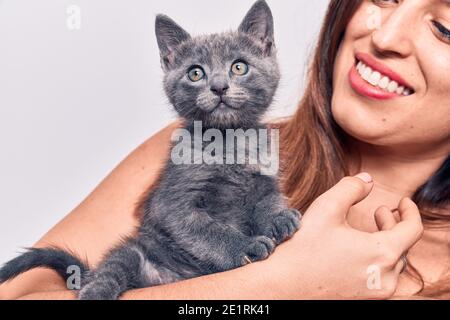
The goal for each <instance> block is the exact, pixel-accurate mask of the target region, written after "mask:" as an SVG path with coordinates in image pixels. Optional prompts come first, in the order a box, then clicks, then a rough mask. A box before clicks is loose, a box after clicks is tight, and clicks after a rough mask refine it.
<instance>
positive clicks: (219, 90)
mask: <svg viewBox="0 0 450 320" xmlns="http://www.w3.org/2000/svg"><path fill="white" fill-rule="evenodd" d="M228 89H230V86H229V85H228V84H225V83H221V84H212V85H211V91H212V92H214V94H216V95H218V96H223V95H224V94H225V93H226V92H227V90H228Z"/></svg>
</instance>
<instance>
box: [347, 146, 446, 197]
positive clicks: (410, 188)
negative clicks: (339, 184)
mask: <svg viewBox="0 0 450 320" xmlns="http://www.w3.org/2000/svg"><path fill="white" fill-rule="evenodd" d="M352 146H353V152H352V153H351V154H352V158H351V165H350V167H351V170H352V171H354V172H355V173H357V172H362V171H364V172H369V173H370V174H371V175H372V176H373V178H374V180H375V185H376V186H377V187H378V188H381V189H384V190H385V191H386V192H389V193H392V194H396V195H397V196H398V197H405V196H408V197H411V196H412V195H413V194H414V193H415V192H416V190H417V189H418V188H419V187H421V186H422V185H423V184H424V183H426V182H427V181H428V180H429V179H430V178H431V177H432V176H433V175H434V174H435V173H436V171H437V170H438V169H439V168H440V167H441V166H442V165H443V163H444V161H445V160H446V159H447V157H448V154H449V150H450V146H443V147H442V149H441V148H439V149H438V148H435V149H433V150H430V151H429V152H426V151H425V149H422V153H411V152H408V151H407V150H406V151H398V149H396V148H394V147H379V146H373V145H369V144H366V143H361V142H353V143H352ZM352 173H353V172H352Z"/></svg>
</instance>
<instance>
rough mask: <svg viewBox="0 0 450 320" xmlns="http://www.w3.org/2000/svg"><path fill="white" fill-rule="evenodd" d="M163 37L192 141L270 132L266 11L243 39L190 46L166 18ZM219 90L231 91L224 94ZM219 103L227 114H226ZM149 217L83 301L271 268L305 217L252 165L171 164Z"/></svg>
mask: <svg viewBox="0 0 450 320" xmlns="http://www.w3.org/2000/svg"><path fill="white" fill-rule="evenodd" d="M156 34H157V38H158V44H159V47H160V51H161V62H162V66H163V69H164V71H165V78H164V88H165V91H166V93H167V96H168V97H169V100H170V102H171V103H172V105H173V106H174V108H175V110H176V111H177V112H178V114H179V115H180V117H181V118H183V119H184V120H185V129H187V130H189V131H190V132H191V133H192V134H193V133H194V130H193V128H194V125H193V123H194V121H202V123H203V128H204V130H206V129H211V128H215V129H218V130H220V131H222V132H223V133H224V136H225V130H226V129H229V128H243V129H261V128H265V126H264V125H263V124H262V123H261V117H262V116H263V115H264V113H265V112H266V110H267V108H268V107H269V106H270V104H271V103H272V99H273V96H274V94H275V91H276V88H277V86H278V82H279V78H280V74H279V70H278V64H277V59H276V50H275V46H274V41H273V34H274V32H273V19H272V14H271V12H270V9H269V7H268V6H267V4H266V3H265V1H258V2H257V3H256V4H255V5H254V6H253V7H252V9H251V10H250V11H249V13H248V14H247V16H246V18H245V19H244V21H243V22H242V24H241V26H240V27H239V31H236V32H228V33H223V34H213V35H207V36H200V37H191V36H190V35H189V34H188V33H187V32H186V31H184V30H183V29H182V28H181V27H180V26H178V25H177V24H176V23H175V22H173V21H172V20H171V19H170V18H168V17H167V16H162V15H160V16H158V17H157V19H156ZM237 60H242V61H245V62H247V63H248V64H249V66H250V69H249V72H248V73H247V74H246V75H244V76H236V75H233V74H231V73H230V68H231V65H232V64H233V62H235V61H237ZM193 65H198V66H201V67H202V68H203V69H204V71H205V73H206V78H205V79H203V80H202V81H199V82H195V83H194V82H192V81H190V80H189V79H188V77H187V71H188V70H189V68H190V67H191V66H193ZM212 87H217V88H220V87H223V88H226V87H228V88H229V89H227V90H226V91H224V92H222V94H218V93H217V92H215V91H212V89H213V88H212ZM221 99H222V100H221ZM221 101H222V102H224V103H225V104H226V105H227V107H226V108H218V105H219V104H220V103H221ZM143 209H144V215H143V219H142V224H141V226H140V227H139V230H138V235H137V236H136V237H134V238H130V239H127V240H125V241H124V242H123V243H122V244H121V245H119V246H117V247H116V248H115V249H113V250H111V252H109V253H108V255H107V256H106V257H105V259H104V260H103V263H102V264H100V266H99V267H98V268H97V269H96V270H94V271H89V272H87V273H86V276H85V278H84V279H83V280H84V281H83V284H82V285H83V286H82V289H81V291H80V295H79V297H80V299H117V298H118V297H119V296H120V294H121V293H123V292H124V291H127V290H130V289H134V288H142V287H149V286H155V285H161V284H166V283H171V282H175V281H179V280H183V279H189V278H193V277H197V276H201V275H206V274H210V273H215V272H221V271H225V270H230V269H233V268H238V267H240V266H242V265H244V264H246V263H248V261H249V260H250V261H258V260H262V259H265V258H267V257H268V256H269V255H270V254H271V253H272V252H273V250H274V248H275V246H276V245H277V244H279V243H281V242H283V241H285V240H286V239H288V238H289V237H291V236H292V235H293V234H294V233H295V231H296V230H297V229H298V228H299V218H300V214H299V212H298V211H297V210H294V209H288V208H287V207H286V203H285V200H284V198H283V196H282V195H281V193H280V191H279V189H278V183H277V179H276V177H271V176H265V175H262V174H261V172H260V171H259V170H258V166H250V165H245V164H244V165H229V164H228V165H207V164H195V165H187V164H186V165H175V164H173V163H172V162H171V161H170V160H169V161H168V163H167V165H166V167H165V169H164V171H163V173H162V176H161V179H160V184H159V185H158V187H157V188H156V189H155V190H154V191H153V192H152V193H151V195H149V196H148V198H147V199H146V201H145V202H144V208H143ZM20 259H21V257H19V258H16V261H20ZM22 259H23V258H22ZM13 262H14V260H13ZM13 262H10V264H9V266H10V268H11V266H13V265H14V263H13ZM35 265H36V263H35ZM15 274H17V270H16V272H15ZM4 278H7V277H4ZM0 279H2V278H1V271H0Z"/></svg>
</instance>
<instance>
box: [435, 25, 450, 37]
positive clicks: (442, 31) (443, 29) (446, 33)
mask: <svg viewBox="0 0 450 320" xmlns="http://www.w3.org/2000/svg"><path fill="white" fill-rule="evenodd" d="M433 25H434V26H435V27H436V29H437V30H438V32H439V36H441V37H443V38H444V40H446V41H450V30H448V29H447V28H446V27H444V26H443V25H442V24H440V23H439V22H437V21H433Z"/></svg>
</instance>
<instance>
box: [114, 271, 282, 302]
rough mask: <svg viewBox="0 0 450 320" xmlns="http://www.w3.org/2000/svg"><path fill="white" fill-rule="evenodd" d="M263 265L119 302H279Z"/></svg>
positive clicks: (129, 295) (143, 291)
mask: <svg viewBox="0 0 450 320" xmlns="http://www.w3.org/2000/svg"><path fill="white" fill-rule="evenodd" d="M274 278H275V277H271V274H270V271H268V269H267V267H266V266H265V262H260V263H255V264H252V265H249V266H246V267H242V268H239V269H235V270H231V271H227V272H223V273H217V274H212V275H208V276H203V277H200V278H194V279H190V280H186V281H182V282H178V283H172V284H168V285H163V286H158V287H152V288H145V289H137V290H131V291H128V292H126V293H125V294H124V295H123V296H122V297H121V299H123V300H135V299H143V300H148V299H155V300H184V299H187V300H253V299H282V298H283V297H282V295H281V294H280V290H279V288H277V286H276V283H275V281H273V279H274Z"/></svg>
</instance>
